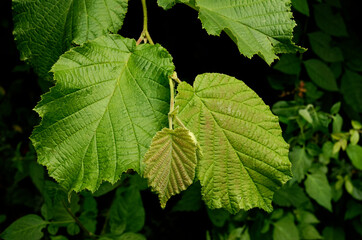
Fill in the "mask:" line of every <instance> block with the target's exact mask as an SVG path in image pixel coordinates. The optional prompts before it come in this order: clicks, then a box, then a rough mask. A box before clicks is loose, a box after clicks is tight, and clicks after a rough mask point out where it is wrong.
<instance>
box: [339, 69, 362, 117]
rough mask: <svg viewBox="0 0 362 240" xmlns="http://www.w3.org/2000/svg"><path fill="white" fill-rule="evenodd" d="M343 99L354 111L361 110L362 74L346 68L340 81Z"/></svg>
mask: <svg viewBox="0 0 362 240" xmlns="http://www.w3.org/2000/svg"><path fill="white" fill-rule="evenodd" d="M341 92H342V94H343V98H344V100H345V101H346V102H347V104H348V105H350V106H351V107H352V108H353V110H354V111H356V112H362V76H361V75H360V74H358V73H355V72H352V71H349V70H346V71H345V73H344V75H343V77H342V83H341Z"/></svg>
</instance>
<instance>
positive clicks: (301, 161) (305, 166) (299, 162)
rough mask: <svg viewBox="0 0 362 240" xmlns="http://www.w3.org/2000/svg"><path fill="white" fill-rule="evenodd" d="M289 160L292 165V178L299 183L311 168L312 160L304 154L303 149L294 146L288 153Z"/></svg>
mask: <svg viewBox="0 0 362 240" xmlns="http://www.w3.org/2000/svg"><path fill="white" fill-rule="evenodd" d="M289 159H290V161H291V163H292V173H293V178H294V179H295V180H297V181H298V182H301V181H302V180H303V179H304V177H305V174H306V173H307V172H308V170H309V168H310V167H311V166H312V160H313V159H312V158H311V157H310V156H309V155H308V154H307V153H306V151H305V149H304V148H301V147H299V146H295V147H294V148H293V149H292V150H291V151H290V152H289Z"/></svg>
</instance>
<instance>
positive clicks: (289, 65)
mask: <svg viewBox="0 0 362 240" xmlns="http://www.w3.org/2000/svg"><path fill="white" fill-rule="evenodd" d="M301 64H302V60H301V59H300V58H299V57H297V56H296V55H295V54H283V55H282V56H281V57H280V60H279V61H278V62H277V63H276V64H275V65H274V67H273V68H274V69H276V70H278V71H281V72H283V73H286V74H292V75H293V74H295V75H297V74H299V73H300V70H301Z"/></svg>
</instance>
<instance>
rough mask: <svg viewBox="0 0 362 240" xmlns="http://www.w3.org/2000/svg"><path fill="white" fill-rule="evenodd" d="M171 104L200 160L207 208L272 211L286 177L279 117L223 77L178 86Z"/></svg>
mask: <svg viewBox="0 0 362 240" xmlns="http://www.w3.org/2000/svg"><path fill="white" fill-rule="evenodd" d="M177 91H178V95H177V97H176V105H177V106H179V113H178V116H179V118H180V119H181V120H182V122H183V123H184V124H185V125H186V127H187V128H188V129H190V130H191V131H192V132H193V133H195V135H196V138H197V140H198V142H199V143H200V146H201V149H202V152H203V157H202V158H201V159H200V161H199V164H198V172H197V176H198V179H199V180H200V182H201V186H202V194H203V199H204V201H205V202H206V204H207V205H208V206H209V207H210V208H225V209H227V210H228V211H230V212H231V213H236V212H238V211H239V210H240V209H245V210H248V209H251V208H254V207H259V208H262V209H264V210H266V211H271V210H272V206H271V201H272V199H273V194H274V191H276V190H277V189H278V188H280V187H281V186H282V185H283V184H284V183H285V182H286V181H288V180H289V179H290V178H291V171H290V167H291V164H290V162H289V160H288V144H286V143H285V141H284V139H283V137H282V135H281V129H280V126H279V123H278V118H277V117H276V116H274V115H273V114H272V113H271V111H270V108H269V107H268V106H266V105H265V104H264V102H263V101H262V100H261V99H260V98H259V97H258V96H257V94H256V93H255V92H254V91H252V90H251V89H250V88H248V87H247V86H246V85H245V84H244V83H243V82H241V81H239V80H237V79H235V78H233V77H230V76H227V75H223V74H217V73H207V74H203V75H199V76H197V78H196V80H195V82H194V87H192V86H190V85H189V84H187V83H185V82H183V83H181V84H180V85H179V86H178V88H177Z"/></svg>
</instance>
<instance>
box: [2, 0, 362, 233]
mask: <svg viewBox="0 0 362 240" xmlns="http://www.w3.org/2000/svg"><path fill="white" fill-rule="evenodd" d="M317 2H318V1H312V0H311V1H309V4H310V15H311V16H310V17H307V16H305V15H303V14H301V13H299V12H296V11H295V14H294V17H295V20H296V22H297V24H298V26H297V27H296V29H295V41H296V42H297V44H298V45H301V46H303V47H305V48H308V49H309V50H308V51H307V52H306V53H304V54H303V60H304V59H311V58H316V54H315V53H314V52H313V51H312V50H311V46H310V43H309V41H308V36H307V33H310V32H314V31H317V30H319V27H318V26H317V24H316V23H315V21H314V15H313V14H314V12H313V11H312V5H313V4H317ZM327 2H333V1H327ZM148 3H149V4H148V5H149V6H148V7H149V9H148V11H149V31H150V33H151V35H152V38H153V40H154V41H155V42H157V43H160V44H161V45H162V46H164V47H165V48H166V49H167V50H168V51H169V52H170V54H171V55H172V56H173V58H174V63H175V66H176V71H177V72H178V75H179V77H180V79H182V80H184V81H187V82H189V83H192V81H193V79H194V78H195V77H196V75H198V74H200V73H205V72H219V73H225V74H228V75H231V76H234V77H236V78H238V79H240V80H243V81H244V82H245V83H246V84H247V85H248V86H249V87H250V88H252V89H253V90H254V91H256V92H257V93H258V95H259V96H260V97H261V98H262V99H263V100H264V101H265V102H266V104H268V105H270V106H272V105H273V104H275V103H276V102H278V101H280V100H284V101H291V100H294V99H295V98H298V96H297V95H298V89H299V84H300V80H304V81H305V82H311V81H310V77H309V76H308V73H307V72H306V70H305V69H304V68H303V69H302V71H301V72H300V73H299V74H298V76H297V77H291V76H290V75H286V74H282V73H280V72H278V71H276V70H274V69H273V68H271V67H269V66H268V65H267V64H266V63H265V62H264V61H263V60H262V59H260V58H259V57H254V58H252V59H251V60H250V59H247V58H245V57H244V56H242V55H240V54H239V51H238V49H237V47H236V45H235V44H234V43H233V42H232V40H231V39H230V38H229V37H228V36H227V35H226V34H224V33H222V34H221V36H220V37H215V36H209V35H207V33H206V31H205V30H203V29H202V26H201V22H200V21H199V20H198V19H197V12H196V11H194V10H193V9H191V8H189V7H187V6H184V5H177V6H175V7H174V8H172V9H171V10H168V11H164V10H163V9H161V8H160V7H158V6H157V4H156V1H149V2H148ZM341 4H342V7H341V8H340V9H337V8H336V9H335V8H333V10H334V11H337V12H340V13H341V14H342V15H343V17H344V20H345V23H346V26H347V30H348V34H349V36H348V37H342V38H334V40H335V44H336V45H338V46H339V44H342V43H343V42H345V41H348V40H349V39H353V40H354V41H355V42H357V43H359V45H361V42H362V35H361V27H360V26H359V24H360V9H359V8H357V7H356V6H355V1H352V0H348V1H341ZM0 10H1V14H0V18H1V20H0V27H1V30H0V32H1V40H2V59H3V61H2V63H1V69H2V71H1V72H2V77H1V81H0V232H2V231H3V230H4V229H5V228H6V227H7V226H9V225H10V224H11V223H12V222H14V221H15V220H16V219H18V218H20V217H22V216H24V215H26V214H34V213H35V214H39V213H40V210H41V206H42V203H43V201H44V200H43V198H42V196H41V194H40V193H39V191H38V189H37V188H36V186H34V184H33V182H32V181H31V180H30V178H29V177H28V176H27V175H28V171H29V170H28V168H29V166H30V165H31V162H35V161H36V156H35V153H34V152H33V149H32V147H31V146H30V141H29V136H30V134H31V132H32V129H33V127H34V126H35V125H37V124H38V123H39V118H38V116H37V114H36V113H35V112H34V111H32V109H33V108H34V106H35V105H36V103H37V102H38V101H39V100H40V95H41V94H42V93H44V92H46V91H47V89H48V87H49V84H48V83H46V82H44V81H42V80H40V79H38V77H37V76H36V75H35V74H34V73H33V71H32V69H31V68H30V67H29V66H28V65H26V64H25V63H24V62H21V61H20V60H19V53H18V51H17V49H16V45H15V43H14V40H13V35H12V29H13V24H12V15H11V14H12V13H11V1H9V0H7V1H0ZM141 31H142V7H141V1H137V0H132V1H130V2H129V10H128V13H127V16H126V19H125V22H124V26H123V28H122V30H121V31H120V34H121V35H122V36H125V37H129V38H135V39H137V38H138V37H139V34H140V33H141ZM356 51H358V49H356ZM359 54H361V55H362V52H359ZM298 57H299V56H298ZM346 63H347V60H346V61H345V62H343V63H342V65H343V66H345V64H346ZM268 77H269V79H268ZM270 77H274V78H276V79H279V80H280V83H281V84H280V87H275V84H274V87H273V84H270V83H271V81H270ZM337 81H338V85H339V84H340V81H341V79H340V78H338V79H337ZM318 90H319V91H322V92H323V93H324V94H323V96H322V97H320V98H317V99H315V100H313V101H314V102H313V101H310V100H308V101H307V100H305V101H304V100H303V101H302V105H307V104H313V105H314V106H315V107H316V108H319V110H318V111H324V112H329V109H330V108H331V106H332V105H333V104H335V103H336V102H342V110H341V111H340V115H341V116H342V117H343V119H344V120H345V121H344V122H343V129H344V131H346V132H348V130H349V129H350V128H351V126H350V119H354V120H361V119H360V113H358V112H355V111H353V110H351V106H349V105H348V104H346V103H345V101H344V97H343V94H339V93H332V92H328V91H325V90H323V89H320V88H319V89H318ZM307 91H308V89H307ZM303 97H304V96H302V98H303ZM286 123H288V124H291V125H293V124H294V125H296V124H295V123H292V122H286ZM303 124H305V123H303ZM282 127H283V129H285V130H288V127H287V124H284V125H282ZM327 129H328V127H327ZM329 131H332V130H331V127H329ZM288 134H289V135H288ZM299 134H300V131H298V130H296V129H292V130H291V132H289V133H288V131H286V135H287V136H286V140H289V139H291V138H292V137H293V136H294V137H296V136H299ZM318 134H319V135H318ZM318 134H316V133H315V131H313V133H312V134H311V136H310V137H309V139H304V140H303V141H304V142H303V144H301V145H308V144H307V143H309V140H310V139H312V138H315V137H316V136H321V134H320V133H318ZM323 136H324V135H323ZM325 137H326V138H330V136H329V134H328V133H326V134H325ZM298 141H299V142H298ZM298 141H296V142H297V143H295V142H294V143H293V142H292V143H291V145H292V146H296V145H298V143H300V139H299V140H298ZM324 142H325V141H324ZM324 142H323V141H321V142H317V144H319V143H320V147H321V145H323V143H324ZM311 157H312V158H313V156H311ZM314 158H316V157H315V156H314ZM338 159H347V155H346V154H345V153H344V152H342V153H341V154H340V156H339V158H338ZM336 161H337V160H336ZM339 164H342V163H340V162H338V161H337V163H333V165H332V163H331V165H328V168H329V173H328V179H329V181H330V184H331V185H333V184H334V183H335V181H336V177H335V176H337V175H338V174H335V173H336V172H338V169H340V168H341V167H340V165H339ZM343 164H347V165H348V166H347V167H346V166H344V167H343V169H347V170H346V172H348V174H349V173H351V179H353V180H355V181H357V180H358V181H361V172H360V170H356V169H355V168H353V167H352V166H351V164H350V161H348V160H347V161H346V162H344V163H343ZM333 174H334V175H333ZM343 176H344V175H343ZM348 176H349V175H348ZM301 186H303V184H301ZM343 191H344V192H343V196H342V197H341V198H340V199H339V200H338V201H336V202H334V203H333V213H331V212H328V211H327V210H326V209H324V208H321V207H320V206H318V204H316V203H315V202H314V200H313V202H312V203H313V205H314V207H312V210H310V208H306V209H308V211H311V212H313V213H314V215H315V216H317V218H318V219H319V221H320V222H321V223H320V224H319V225H317V230H318V231H319V232H320V233H322V231H323V229H325V227H326V226H335V227H336V228H341V229H344V233H345V238H346V239H361V238H362V237H361V236H362V235H361V232H359V233H358V231H357V230H356V226H357V228H358V227H361V226H362V225H358V224H360V223H357V222H356V223H352V222H351V221H347V222H346V221H345V220H344V216H345V212H347V211H348V206H347V204H348V203H349V202H350V201H351V199H353V197H351V196H350V195H348V193H346V190H343ZM114 194H115V193H114V191H111V192H109V193H107V194H105V195H103V196H101V197H99V198H97V203H98V211H99V213H100V214H99V216H98V217H97V220H98V223H97V224H98V225H97V227H99V228H101V226H102V224H103V223H104V221H105V220H104V217H103V215H102V213H104V212H106V211H107V210H108V209H109V207H110V205H111V203H112V200H113V197H114ZM141 194H142V200H143V205H144V209H145V212H146V222H145V227H144V228H143V230H142V231H141V233H143V234H144V235H146V236H147V237H148V238H149V239H205V236H206V231H209V233H210V235H211V236H213V237H214V238H215V239H218V236H220V234H221V235H222V234H226V235H227V234H228V233H229V232H230V231H231V230H232V229H233V228H236V227H237V224H239V225H241V226H243V224H246V225H247V226H248V227H249V230H248V231H249V233H250V235H251V236H252V237H254V238H252V239H261V238H259V237H260V236H261V235H258V234H259V233H257V232H260V231H261V228H262V227H263V226H264V225H265V224H264V222H265V221H270V222H272V221H277V220H278V219H279V218H281V216H279V217H276V216H275V215H268V214H266V213H264V212H261V211H259V210H252V211H249V212H248V213H241V214H239V215H238V217H239V219H236V220H235V217H232V216H230V215H225V214H224V215H225V216H224V215H223V213H221V214H220V215H218V214H216V215H215V216H218V217H216V218H219V220H220V219H221V220H220V221H221V222H222V224H219V225H218V224H217V223H216V224H215V221H216V222H217V220H215V217H212V216H213V214H210V212H208V210H207V209H206V207H205V206H202V207H201V208H200V209H199V210H198V211H177V212H176V211H173V210H172V209H173V207H174V206H175V205H176V204H177V203H178V201H179V200H180V199H181V196H177V197H174V198H172V199H171V200H170V202H169V203H168V206H167V208H166V209H165V210H161V209H160V207H159V203H158V199H157V196H156V195H155V194H153V193H151V192H150V191H149V190H144V191H142V192H141ZM353 201H355V202H357V206H359V207H361V208H362V206H361V201H360V200H358V199H357V200H356V199H355V200H353ZM276 207H277V206H276ZM282 207H284V206H281V207H280V208H278V207H277V210H280V209H283V208H282ZM293 211H295V208H293V206H292V207H284V216H285V215H286V214H287V213H292V212H293ZM279 212H280V211H279ZM273 214H274V213H273ZM282 215H283V213H282ZM1 216H6V218H5V217H3V218H4V219H3V220H1ZM220 216H221V217H220ZM273 216H274V220H273ZM359 221H360V222H361V220H359ZM226 223H228V224H226ZM264 230H265V229H264ZM268 232H269V235H265V236H264V237H263V238H262V239H271V238H272V234H271V232H272V230H265V233H268ZM60 233H62V234H67V233H66V230H64V229H63V230H60ZM80 236H82V235H81V234H80V235H76V236H74V237H71V236H70V237H69V239H80ZM46 237H47V238H48V235H46ZM214 238H213V239H214ZM235 239H237V238H235Z"/></svg>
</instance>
